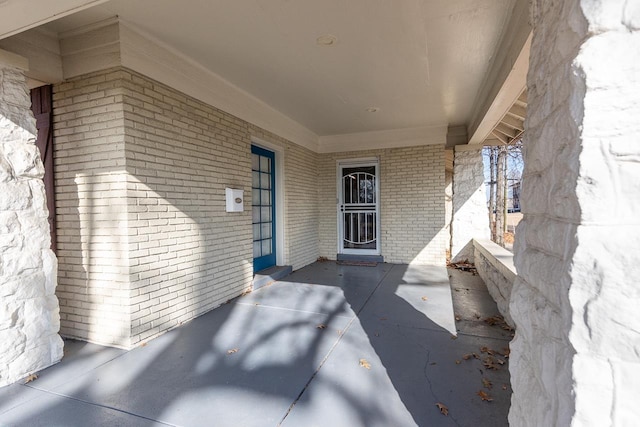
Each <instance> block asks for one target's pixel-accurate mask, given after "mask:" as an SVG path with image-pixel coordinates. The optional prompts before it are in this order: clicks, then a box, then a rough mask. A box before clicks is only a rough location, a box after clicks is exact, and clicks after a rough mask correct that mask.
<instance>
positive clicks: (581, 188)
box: [509, 0, 640, 426]
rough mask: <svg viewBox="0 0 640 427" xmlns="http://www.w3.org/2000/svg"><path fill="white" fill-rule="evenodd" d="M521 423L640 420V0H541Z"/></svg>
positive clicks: (530, 150)
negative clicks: (639, 319) (639, 259)
mask: <svg viewBox="0 0 640 427" xmlns="http://www.w3.org/2000/svg"><path fill="white" fill-rule="evenodd" d="M532 20H533V22H532V23H533V42H532V47H531V57H530V68H529V74H528V79H527V80H528V81H527V86H528V112H527V114H528V118H527V121H526V134H525V141H524V163H525V168H524V174H523V192H522V198H521V201H522V211H523V213H524V219H523V221H522V222H521V223H520V225H519V227H518V230H517V238H516V245H515V264H516V268H517V271H518V277H517V279H516V281H515V284H514V288H513V291H512V294H511V304H510V311H511V315H512V317H513V320H514V321H515V323H516V336H515V339H514V341H513V343H512V345H511V360H510V370H511V382H512V385H513V391H514V394H513V398H512V405H511V410H510V413H509V422H510V424H511V425H514V426H523V425H527V426H528V425H531V426H541V425H545V426H551V425H557V426H560V425H562V426H568V425H576V426H584V425H593V426H611V425H615V426H622V425H637V423H638V420H640V405H639V404H638V396H639V394H640V390H639V387H640V386H639V385H640V328H639V327H638V323H639V322H638V315H637V313H638V307H640V285H638V278H639V277H640V262H639V261H638V254H640V220H639V216H638V215H639V212H640V196H639V195H640V141H639V136H638V135H640V124H639V123H640V122H639V120H638V118H640V90H639V88H640V60H638V58H640V33H639V32H638V29H639V28H640V2H638V1H611V0H565V1H549V0H534V1H533V2H532Z"/></svg>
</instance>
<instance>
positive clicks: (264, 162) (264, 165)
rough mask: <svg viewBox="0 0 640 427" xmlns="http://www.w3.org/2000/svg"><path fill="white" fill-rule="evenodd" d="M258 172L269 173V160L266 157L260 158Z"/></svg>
mask: <svg viewBox="0 0 640 427" xmlns="http://www.w3.org/2000/svg"><path fill="white" fill-rule="evenodd" d="M260 171H261V172H267V173H271V159H270V158H268V157H260Z"/></svg>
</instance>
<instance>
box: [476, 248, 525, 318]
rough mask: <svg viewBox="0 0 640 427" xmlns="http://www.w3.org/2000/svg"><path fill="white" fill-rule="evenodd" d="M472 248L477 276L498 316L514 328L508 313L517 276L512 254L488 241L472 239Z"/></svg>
mask: <svg viewBox="0 0 640 427" xmlns="http://www.w3.org/2000/svg"><path fill="white" fill-rule="evenodd" d="M473 248H474V261H475V266H476V269H477V270H478V274H479V275H480V277H481V278H482V280H483V281H484V283H485V284H486V285H487V289H488V290H489V294H491V297H492V298H493V299H494V300H495V302H496V304H497V305H498V310H500V314H502V316H503V317H504V319H505V321H506V322H507V323H508V324H509V326H511V327H515V324H514V322H513V320H512V319H511V314H510V312H509V301H510V299H511V289H512V288H513V283H514V281H515V280H516V276H517V273H516V268H515V266H514V264H513V254H512V253H511V252H509V251H508V250H506V249H504V248H503V247H501V246H499V245H497V244H496V243H494V242H492V241H491V240H488V239H474V240H473Z"/></svg>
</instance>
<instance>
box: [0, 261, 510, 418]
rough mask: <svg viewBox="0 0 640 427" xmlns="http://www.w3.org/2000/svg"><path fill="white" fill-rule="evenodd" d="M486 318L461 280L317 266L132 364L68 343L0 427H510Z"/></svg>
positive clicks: (150, 348) (8, 408)
mask: <svg viewBox="0 0 640 427" xmlns="http://www.w3.org/2000/svg"><path fill="white" fill-rule="evenodd" d="M452 290H453V292H452ZM452 294H453V304H452ZM454 311H455V317H456V318H458V319H459V321H457V322H456V321H455V320H454ZM495 314H497V309H496V306H495V304H494V303H493V301H492V300H491V297H490V296H489V295H488V293H487V291H486V288H485V287H484V284H483V283H482V281H481V280H480V279H479V278H478V277H477V276H472V275H471V274H470V273H463V272H459V271H456V270H447V269H445V268H444V267H425V266H416V267H414V266H406V265H391V264H379V265H378V266H376V267H355V266H341V265H336V264H335V263H333V262H322V263H315V264H313V265H310V266H308V267H305V268H303V269H301V270H299V271H297V272H295V273H293V274H291V275H290V276H288V277H286V278H285V279H284V280H282V281H280V282H276V283H274V284H273V285H271V286H268V287H266V288H262V289H260V290H258V291H256V292H253V293H251V294H248V295H246V296H244V297H240V298H237V299H235V300H233V301H232V302H231V303H229V304H226V305H224V306H222V307H220V308H218V309H216V310H213V311H211V312H209V313H207V314H205V315H203V316H201V317H199V318H197V319H195V320H193V321H191V322H190V323H188V324H186V325H184V326H182V327H180V328H178V329H174V330H173V331H170V332H168V333H166V334H165V335H163V336H161V337H160V338H157V339H155V340H153V341H151V342H149V343H148V344H147V345H145V346H143V347H138V348H136V349H134V350H131V351H128V352H127V351H122V350H116V349H111V348H104V347H100V346H96V345H92V344H86V343H81V342H74V341H67V342H66V348H65V358H64V359H63V361H62V362H61V363H60V364H58V365H56V366H54V367H51V368H49V369H46V370H44V371H42V372H41V373H40V377H39V378H38V379H37V380H36V381H33V382H31V383H29V384H26V385H23V384H14V385H12V386H9V387H6V388H4V389H2V390H0V425H1V426H5V425H6V426H14V425H16V426H18V425H24V426H27V425H28V426H36V425H46V426H87V425H127V426H129V425H132V426H138V425H140V426H148V425H180V426H191V425H193V426H196V425H207V426H211V425H215V426H276V425H283V426H305V427H306V426H336V427H340V426H345V427H346V426H350V427H354V426H367V427H368V426H414V425H418V426H427V425H438V426H447V425H458V426H483V425H492V426H500V425H507V412H508V408H509V401H510V396H511V388H510V385H509V373H508V368H507V364H506V363H505V364H504V365H500V364H499V361H498V360H497V359H500V361H502V360H505V358H504V357H501V356H500V355H499V354H497V353H496V354H495V355H494V356H493V357H494V361H495V362H494V363H492V364H488V365H489V368H487V366H485V364H484V363H483V359H485V361H484V362H486V358H487V357H488V356H489V354H487V353H486V352H485V353H482V352H481V348H482V347H486V348H487V349H489V350H495V351H497V352H500V353H502V352H503V350H502V349H503V348H505V347H507V345H508V341H509V340H510V338H511V335H510V333H509V332H508V331H505V330H502V329H500V328H499V327H498V326H493V327H492V326H489V325H487V324H486V323H484V322H483V321H482V320H483V319H484V318H487V317H490V316H493V315H495ZM452 334H454V335H452ZM456 335H457V338H456V339H452V337H453V336H456ZM487 349H485V350H487ZM474 353H475V354H476V355H477V356H478V357H479V358H478V359H476V358H475V357H474V356H473V354H474ZM465 355H470V357H468V359H466V360H465V358H464V357H463V356H465ZM491 365H493V366H491ZM492 367H495V368H497V369H492ZM483 379H485V380H487V381H490V382H491V384H492V386H491V389H489V388H487V387H488V384H486V385H485V384H483ZM481 390H482V391H484V392H485V393H487V395H489V396H491V398H492V399H493V401H491V402H488V401H483V400H482V399H481V397H480V396H479V395H478V392H479V391H481ZM436 403H442V404H444V405H446V406H447V407H448V409H449V414H448V415H447V416H445V415H442V414H441V413H440V410H439V409H438V408H437V407H436Z"/></svg>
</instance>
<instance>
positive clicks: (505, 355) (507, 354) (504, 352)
mask: <svg viewBox="0 0 640 427" xmlns="http://www.w3.org/2000/svg"><path fill="white" fill-rule="evenodd" d="M510 354H511V349H510V348H509V347H505V348H503V349H502V355H503V356H504V357H505V358H507V359H508V358H509V355H510Z"/></svg>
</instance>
